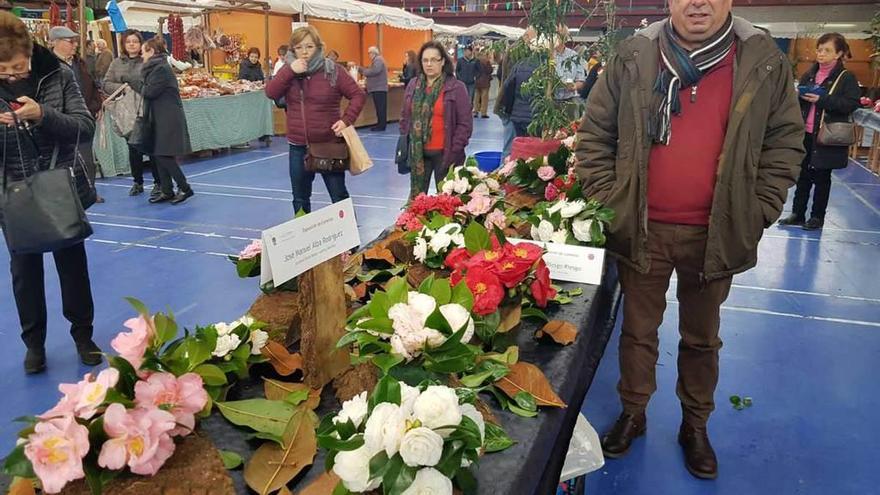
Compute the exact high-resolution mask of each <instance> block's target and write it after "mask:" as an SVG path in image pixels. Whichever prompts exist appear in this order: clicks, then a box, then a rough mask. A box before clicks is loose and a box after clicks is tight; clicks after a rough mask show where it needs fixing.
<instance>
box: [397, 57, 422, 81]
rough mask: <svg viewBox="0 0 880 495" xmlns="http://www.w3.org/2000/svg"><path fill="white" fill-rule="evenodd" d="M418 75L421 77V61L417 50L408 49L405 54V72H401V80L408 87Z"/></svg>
mask: <svg viewBox="0 0 880 495" xmlns="http://www.w3.org/2000/svg"><path fill="white" fill-rule="evenodd" d="M417 77H419V61H418V58H417V57H416V52H414V51H412V50H407V51H406V53H405V54H404V62H403V72H402V73H401V74H400V82H402V83H403V85H404V87H406V86H408V85H409V82H410V81H412V80H413V79H415V78H417Z"/></svg>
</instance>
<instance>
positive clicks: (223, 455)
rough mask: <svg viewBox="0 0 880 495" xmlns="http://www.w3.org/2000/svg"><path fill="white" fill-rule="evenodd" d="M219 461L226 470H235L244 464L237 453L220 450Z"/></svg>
mask: <svg viewBox="0 0 880 495" xmlns="http://www.w3.org/2000/svg"><path fill="white" fill-rule="evenodd" d="M220 460H221V461H223V467H225V468H226V469H236V468H237V467H239V466H241V464H242V463H243V462H244V461H243V460H242V458H241V456H240V455H239V454H238V452H233V451H231V450H221V451H220Z"/></svg>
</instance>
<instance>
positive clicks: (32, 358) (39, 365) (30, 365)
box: [24, 349, 46, 375]
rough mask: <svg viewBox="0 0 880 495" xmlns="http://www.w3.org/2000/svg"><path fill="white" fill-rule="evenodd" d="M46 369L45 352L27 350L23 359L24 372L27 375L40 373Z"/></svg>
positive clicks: (41, 350) (42, 350) (43, 350)
mask: <svg viewBox="0 0 880 495" xmlns="http://www.w3.org/2000/svg"><path fill="white" fill-rule="evenodd" d="M45 369H46V350H45V349H28V350H27V354H26V355H25V357H24V372H25V373H27V374H28V375H33V374H36V373H42V372H43V371H45Z"/></svg>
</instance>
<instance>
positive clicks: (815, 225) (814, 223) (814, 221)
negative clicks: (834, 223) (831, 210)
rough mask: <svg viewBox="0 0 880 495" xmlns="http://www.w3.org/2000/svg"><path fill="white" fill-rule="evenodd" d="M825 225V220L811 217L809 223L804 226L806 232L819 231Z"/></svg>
mask: <svg viewBox="0 0 880 495" xmlns="http://www.w3.org/2000/svg"><path fill="white" fill-rule="evenodd" d="M824 225H825V219H824V218H819V217H810V219H809V220H807V223H805V224H803V229H804V230H819V229H821V228H822V227H823V226H824Z"/></svg>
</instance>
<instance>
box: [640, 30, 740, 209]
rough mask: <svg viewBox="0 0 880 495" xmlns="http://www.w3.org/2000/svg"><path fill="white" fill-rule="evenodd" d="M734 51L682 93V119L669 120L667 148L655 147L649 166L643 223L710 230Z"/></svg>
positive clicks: (726, 116) (731, 82) (727, 114)
mask: <svg viewBox="0 0 880 495" xmlns="http://www.w3.org/2000/svg"><path fill="white" fill-rule="evenodd" d="M735 51H736V50H735V46H734V49H733V50H731V51H730V54H729V55H728V56H727V58H725V59H724V60H723V61H721V63H719V64H718V65H716V66H715V67H713V68H712V70H711V71H709V72H708V73H707V74H705V75H704V76H703V78H702V79H701V80H700V82H699V84H698V85H697V89H696V98H692V91H693V90H692V88H691V87H686V88H682V89H681V91H680V92H679V98H680V99H681V109H682V111H681V115H673V116H672V123H671V125H672V129H671V130H672V138H671V139H670V141H669V145H668V146H665V145H662V144H655V145H654V146H653V147H652V148H651V156H650V158H649V161H648V218H649V219H650V220H652V221H655V222H661V223H672V224H684V225H709V212H710V211H711V209H712V196H713V194H714V192H715V174H716V172H717V170H718V156H719V155H720V154H721V148H722V147H723V146H724V136H725V135H726V134H727V119H728V117H729V114H730V105H731V99H732V97H733V62H734V59H735V53H734V52H735Z"/></svg>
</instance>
